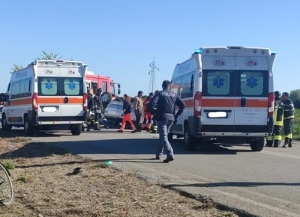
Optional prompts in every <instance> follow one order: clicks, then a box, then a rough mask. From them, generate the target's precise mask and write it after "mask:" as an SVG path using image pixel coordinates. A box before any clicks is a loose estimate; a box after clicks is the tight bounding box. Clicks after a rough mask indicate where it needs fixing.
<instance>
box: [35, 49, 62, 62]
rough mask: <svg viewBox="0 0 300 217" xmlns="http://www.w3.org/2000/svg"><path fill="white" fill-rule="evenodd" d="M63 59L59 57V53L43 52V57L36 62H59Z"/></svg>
mask: <svg viewBox="0 0 300 217" xmlns="http://www.w3.org/2000/svg"><path fill="white" fill-rule="evenodd" d="M61 58H62V57H59V53H46V52H45V51H42V56H41V57H38V58H36V59H35V60H57V59H61Z"/></svg>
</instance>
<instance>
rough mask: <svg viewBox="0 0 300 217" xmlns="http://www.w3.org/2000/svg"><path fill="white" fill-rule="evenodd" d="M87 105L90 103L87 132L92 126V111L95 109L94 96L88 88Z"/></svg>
mask: <svg viewBox="0 0 300 217" xmlns="http://www.w3.org/2000/svg"><path fill="white" fill-rule="evenodd" d="M87 94H88V97H87V103H88V106H87V108H88V110H87V122H86V125H87V131H90V128H91V125H92V120H91V110H92V108H93V94H91V89H90V88H87Z"/></svg>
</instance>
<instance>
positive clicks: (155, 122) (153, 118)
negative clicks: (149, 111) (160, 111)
mask: <svg viewBox="0 0 300 217" xmlns="http://www.w3.org/2000/svg"><path fill="white" fill-rule="evenodd" d="M158 92H159V91H158V90H156V91H155V92H154V95H155V94H157V93H158ZM152 122H153V124H152V131H151V133H157V131H158V130H157V121H156V116H155V114H153V115H152Z"/></svg>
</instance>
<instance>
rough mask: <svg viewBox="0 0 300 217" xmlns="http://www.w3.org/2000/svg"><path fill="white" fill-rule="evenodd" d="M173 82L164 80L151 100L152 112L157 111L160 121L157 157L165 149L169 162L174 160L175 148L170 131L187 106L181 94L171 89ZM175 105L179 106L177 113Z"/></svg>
mask: <svg viewBox="0 0 300 217" xmlns="http://www.w3.org/2000/svg"><path fill="white" fill-rule="evenodd" d="M170 86H171V82H170V81H167V80H166V81H164V82H163V83H162V88H163V90H162V91H159V92H158V93H156V94H155V96H154V97H153V98H152V99H151V101H150V106H149V109H150V112H151V113H152V114H153V113H154V111H155V113H156V114H155V115H156V120H157V123H158V132H159V141H158V149H157V152H156V159H160V155H162V154H163V151H164V150H165V151H166V154H167V158H166V159H165V160H164V163H169V162H170V161H173V160H174V153H173V148H172V146H171V144H170V143H169V140H168V133H169V131H170V129H171V126H172V124H173V122H174V121H175V120H176V119H177V118H178V116H179V115H181V113H182V112H183V109H184V108H185V104H184V102H183V101H182V100H181V99H180V98H179V96H178V95H177V94H176V93H174V92H172V91H170V90H169V89H170ZM175 106H178V107H179V110H178V112H177V113H176V114H175Z"/></svg>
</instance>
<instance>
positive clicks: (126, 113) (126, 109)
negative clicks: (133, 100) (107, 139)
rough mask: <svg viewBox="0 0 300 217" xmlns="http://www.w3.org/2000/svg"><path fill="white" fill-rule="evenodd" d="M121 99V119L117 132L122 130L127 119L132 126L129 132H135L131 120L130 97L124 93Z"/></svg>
mask: <svg viewBox="0 0 300 217" xmlns="http://www.w3.org/2000/svg"><path fill="white" fill-rule="evenodd" d="M123 100H124V101H123V111H122V115H123V120H122V126H121V129H119V130H118V132H121V133H123V132H124V129H125V125H126V122H127V121H128V122H129V123H130V125H131V128H132V131H131V133H135V132H136V128H135V126H134V124H133V123H132V121H131V104H130V97H129V96H128V95H127V94H124V96H123Z"/></svg>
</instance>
